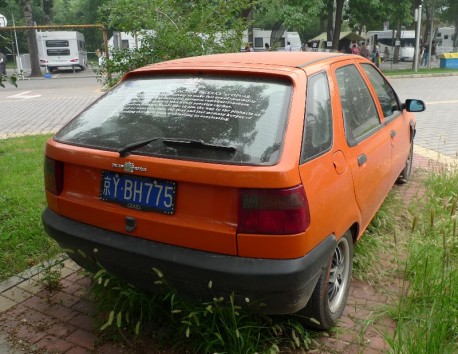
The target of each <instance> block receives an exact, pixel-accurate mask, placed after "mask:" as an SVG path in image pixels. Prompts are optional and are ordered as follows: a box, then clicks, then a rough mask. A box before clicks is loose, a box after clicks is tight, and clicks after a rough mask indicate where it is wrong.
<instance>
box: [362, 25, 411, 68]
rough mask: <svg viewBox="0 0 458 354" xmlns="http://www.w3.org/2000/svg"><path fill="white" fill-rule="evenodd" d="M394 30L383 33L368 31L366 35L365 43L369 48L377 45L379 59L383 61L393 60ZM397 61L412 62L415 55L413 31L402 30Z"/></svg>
mask: <svg viewBox="0 0 458 354" xmlns="http://www.w3.org/2000/svg"><path fill="white" fill-rule="evenodd" d="M396 33H397V32H396V30H385V31H368V32H367V33H366V42H367V43H368V44H369V45H370V47H371V48H374V45H377V44H378V45H379V47H380V48H379V50H380V57H381V58H382V59H383V60H393V57H394V50H395V47H396ZM398 45H399V46H400V51H399V59H400V60H401V61H413V58H414V55H415V31H410V30H402V31H401V40H400V43H398Z"/></svg>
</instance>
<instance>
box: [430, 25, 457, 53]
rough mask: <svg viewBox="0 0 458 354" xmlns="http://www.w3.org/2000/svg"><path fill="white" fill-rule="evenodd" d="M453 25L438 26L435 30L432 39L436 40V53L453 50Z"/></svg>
mask: <svg viewBox="0 0 458 354" xmlns="http://www.w3.org/2000/svg"><path fill="white" fill-rule="evenodd" d="M454 39H455V27H439V28H438V29H437V30H436V34H435V36H434V40H435V42H436V54H437V55H439V54H442V53H448V52H453V51H454V47H453V44H454Z"/></svg>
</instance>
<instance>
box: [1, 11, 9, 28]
mask: <svg viewBox="0 0 458 354" xmlns="http://www.w3.org/2000/svg"><path fill="white" fill-rule="evenodd" d="M7 24H8V21H7V20H6V17H5V16H3V15H2V14H0V27H6V25H7Z"/></svg>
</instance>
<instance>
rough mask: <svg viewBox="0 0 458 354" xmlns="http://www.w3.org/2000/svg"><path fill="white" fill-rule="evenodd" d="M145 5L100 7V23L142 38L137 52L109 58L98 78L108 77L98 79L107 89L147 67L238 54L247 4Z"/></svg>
mask: <svg viewBox="0 0 458 354" xmlns="http://www.w3.org/2000/svg"><path fill="white" fill-rule="evenodd" d="M147 3H148V6H146V4H144V5H145V6H144V7H142V3H141V2H140V3H138V2H135V3H134V2H131V1H127V0H116V1H113V2H111V3H110V4H109V5H106V6H104V7H102V10H101V13H102V17H103V18H104V19H105V21H106V22H107V23H108V24H109V26H110V27H114V28H116V29H117V30H119V31H124V32H131V33H133V34H136V35H141V36H142V45H141V48H139V49H134V50H131V51H128V50H121V51H118V52H113V53H111V55H112V58H110V59H109V60H108V61H106V63H105V65H104V67H102V68H100V70H99V74H104V73H106V74H108V75H106V76H105V77H103V76H101V77H102V80H104V81H105V83H106V84H108V85H111V84H113V82H115V81H116V79H117V78H118V77H119V76H121V75H123V74H124V73H126V72H127V71H128V70H131V69H133V68H137V67H139V66H143V65H145V64H148V63H157V62H161V61H164V60H170V59H176V58H182V57H189V56H196V55H203V54H210V53H222V52H234V51H235V52H237V51H239V50H240V47H241V44H242V43H241V38H242V31H243V29H244V28H245V27H246V19H245V18H243V17H240V14H241V12H242V10H243V9H245V8H246V7H247V6H248V3H249V0H237V1H231V2H227V1H225V0H214V1H211V2H208V1H203V0H197V1H190V2H187V3H182V2H181V1H178V0H164V1H155V2H153V3H151V1H148V2H147ZM126 13H129V14H130V16H129V17H128V18H127V17H126V16H125V14H126ZM148 30H149V31H148ZM110 77H111V80H110Z"/></svg>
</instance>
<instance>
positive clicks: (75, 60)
mask: <svg viewBox="0 0 458 354" xmlns="http://www.w3.org/2000/svg"><path fill="white" fill-rule="evenodd" d="M77 61H78V59H71V60H70V62H71V63H76V62H77Z"/></svg>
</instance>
